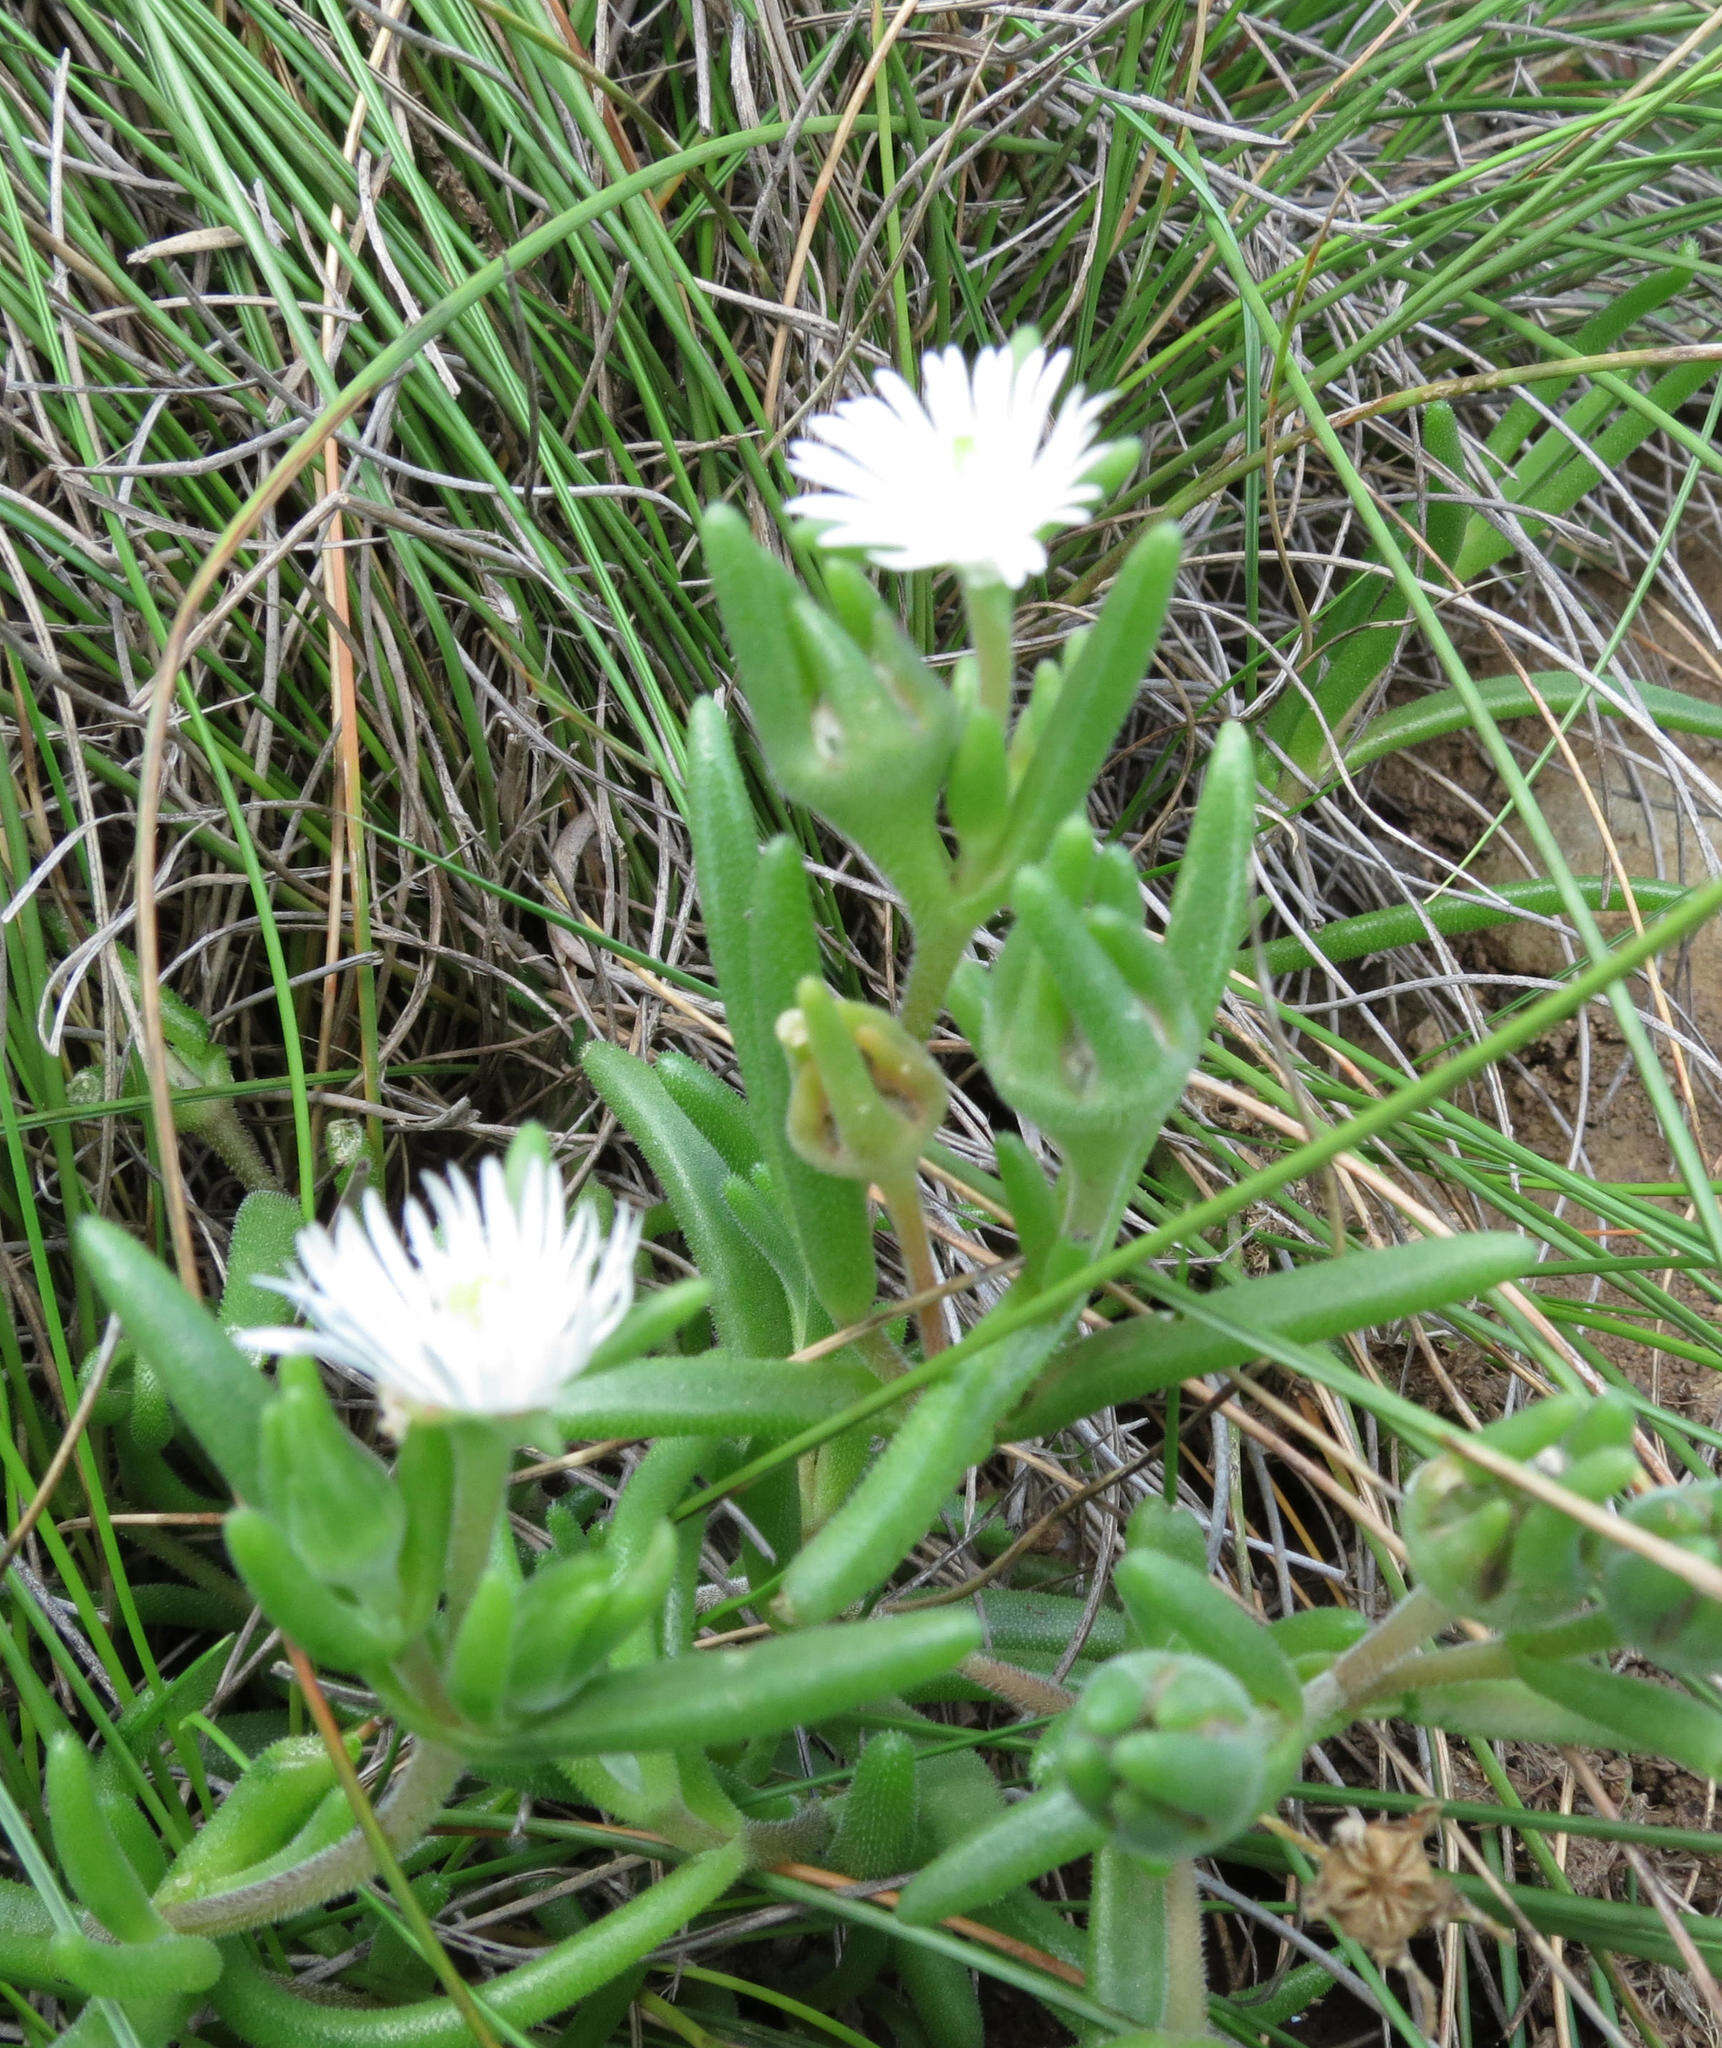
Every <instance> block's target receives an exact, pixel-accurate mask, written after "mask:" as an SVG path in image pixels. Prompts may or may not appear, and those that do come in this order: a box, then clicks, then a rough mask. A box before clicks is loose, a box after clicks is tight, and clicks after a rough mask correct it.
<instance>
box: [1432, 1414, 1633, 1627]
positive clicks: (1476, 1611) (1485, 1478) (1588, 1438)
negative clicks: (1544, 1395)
mask: <svg viewBox="0 0 1722 2048" xmlns="http://www.w3.org/2000/svg"><path fill="white" fill-rule="evenodd" d="M1632 1426H1633V1425H1632V1410H1631V1408H1630V1407H1629V1406H1628V1405H1627V1404H1626V1403H1625V1402H1624V1401H1622V1400H1620V1399H1618V1398H1617V1397H1615V1396H1613V1395H1603V1396H1601V1397H1595V1396H1590V1395H1583V1394H1558V1395H1556V1396H1555V1397H1554V1398H1553V1399H1551V1400H1547V1401H1539V1402H1538V1403H1537V1404H1536V1405H1535V1406H1534V1407H1531V1408H1527V1409H1524V1410H1523V1411H1521V1412H1520V1413H1519V1414H1517V1415H1511V1416H1508V1417H1506V1418H1505V1419H1504V1420H1502V1421H1500V1422H1495V1423H1491V1424H1490V1425H1489V1427H1488V1428H1487V1429H1485V1430H1483V1431H1482V1432H1481V1433H1480V1435H1481V1441H1482V1442H1484V1443H1486V1444H1488V1445H1489V1446H1490V1447H1491V1448H1492V1449H1494V1450H1496V1451H1500V1452H1505V1453H1506V1454H1507V1455H1508V1456H1509V1457H1515V1458H1520V1459H1523V1460H1524V1461H1525V1462H1526V1463H1527V1464H1528V1465H1530V1466H1531V1467H1532V1469H1533V1470H1535V1471H1537V1472H1539V1473H1541V1474H1542V1475H1543V1476H1544V1477H1545V1478H1548V1479H1553V1480H1557V1481H1558V1482H1559V1483H1560V1484H1561V1485H1562V1486H1563V1487H1565V1488H1566V1489H1567V1490H1568V1491H1569V1492H1572V1493H1576V1494H1578V1495H1580V1496H1581V1497H1582V1498H1583V1499H1585V1500H1589V1501H1596V1502H1601V1501H1605V1500H1607V1499H1608V1498H1609V1496H1610V1495H1611V1494H1615V1493H1618V1492H1619V1491H1620V1490H1621V1489H1622V1488H1623V1487H1624V1486H1626V1485H1627V1484H1628V1483H1629V1482H1630V1481H1631V1479H1632V1477H1633V1475H1634V1473H1635V1472H1636V1471H1637V1470H1638V1461H1637V1459H1636V1458H1635V1457H1634V1455H1633V1452H1632V1448H1631V1444H1632ZM1403 1533H1404V1537H1405V1547H1406V1550H1407V1552H1408V1554H1409V1556H1410V1560H1411V1566H1412V1570H1413V1571H1414V1572H1415V1574H1416V1576H1417V1577H1418V1578H1419V1579H1420V1580H1421V1581H1422V1583H1423V1584H1424V1585H1425V1586H1426V1587H1427V1588H1428V1590H1429V1591H1430V1592H1432V1593H1433V1594H1434V1595H1435V1596H1436V1598H1437V1599H1439V1600H1441V1601H1443V1602H1444V1603H1445V1604H1446V1605H1447V1606H1448V1607H1450V1608H1451V1609H1452V1610H1453V1612H1454V1613H1455V1614H1462V1615H1467V1616H1469V1617H1470V1618H1471V1619H1473V1620H1476V1621H1482V1622H1486V1623H1488V1624H1489V1625H1490V1626H1491V1627H1494V1628H1502V1629H1525V1628H1539V1627H1542V1626H1543V1625H1545V1624H1546V1623H1549V1622H1553V1621H1559V1620H1560V1619H1562V1617H1563V1616H1566V1615H1569V1614H1572V1613H1573V1612H1575V1611H1576V1610H1577V1609H1578V1608H1580V1607H1582V1606H1583V1605H1584V1604H1585V1602H1586V1601H1587V1600H1588V1599H1590V1598H1591V1597H1592V1594H1593V1592H1594V1590H1595V1585H1596V1570H1595V1564H1594V1559H1593V1554H1592V1544H1591V1541H1590V1539H1589V1537H1588V1535H1587V1532H1586V1531H1585V1530H1584V1529H1582V1528H1581V1527H1580V1526H1579V1525H1578V1524H1577V1523H1575V1522H1574V1521H1572V1520H1571V1519H1570V1517H1568V1516H1566V1515H1564V1514H1562V1513H1561V1512H1560V1510H1559V1509H1558V1508H1554V1507H1550V1506H1546V1505H1545V1504H1544V1503H1542V1502H1540V1501H1537V1500H1534V1499H1532V1498H1531V1496H1530V1495H1529V1494H1527V1493H1526V1492H1524V1491H1523V1489H1522V1488H1519V1487H1516V1486H1514V1485H1512V1484H1511V1483H1510V1482H1508V1481H1506V1480H1501V1479H1497V1478H1495V1477H1494V1476H1493V1474H1491V1473H1488V1472H1485V1471H1483V1470H1482V1469H1481V1468H1480V1467H1478V1466H1476V1465H1473V1464H1470V1463H1468V1462H1467V1461H1466V1459H1465V1458H1464V1457H1463V1456H1462V1455H1461V1454H1460V1453H1459V1452H1457V1451H1445V1452H1442V1453H1441V1454H1440V1455H1439V1456H1437V1457H1434V1458H1431V1459H1430V1460H1429V1461H1428V1463H1427V1464H1425V1465H1423V1466H1421V1467H1420V1468H1419V1469H1418V1471H1417V1473H1416V1475H1415V1476H1414V1478H1413V1479H1412V1482H1411V1485H1410V1488H1409V1490H1408V1491H1407V1493H1406V1497H1405V1513H1404V1518H1403Z"/></svg>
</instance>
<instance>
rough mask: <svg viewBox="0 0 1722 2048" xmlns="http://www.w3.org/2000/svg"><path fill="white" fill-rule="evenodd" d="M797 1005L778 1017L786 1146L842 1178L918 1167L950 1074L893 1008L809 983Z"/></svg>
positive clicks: (939, 1117)
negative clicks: (787, 1076)
mask: <svg viewBox="0 0 1722 2048" xmlns="http://www.w3.org/2000/svg"><path fill="white" fill-rule="evenodd" d="M795 994H796V1001H797V1004H798V1007H797V1008H795V1009H793V1010H785V1011H784V1013H783V1015H782V1016H781V1017H779V1018H778V1020H777V1036H778V1040H779V1042H780V1043H781V1044H782V1046H783V1049H784V1051H785V1052H786V1053H787V1054H788V1056H789V1065H790V1071H791V1074H792V1076H793V1078H792V1080H791V1083H790V1094H789V1115H788V1125H787V1127H788V1133H789V1142H790V1143H791V1145H793V1146H794V1147H795V1150H796V1151H797V1153H799V1154H800V1156H801V1157H802V1158H803V1159H805V1160H806V1161H807V1163H808V1164H809V1165H810V1166H816V1167H818V1168H819V1169H820V1171H821V1172H822V1173H834V1174H838V1175H840V1176H841V1177H842V1178H844V1179H845V1180H862V1181H886V1180H890V1179H893V1178H896V1177H899V1176H901V1175H902V1174H904V1173H909V1172H912V1171H913V1170H914V1166H915V1162H916V1161H917V1160H918V1159H919V1158H920V1156H921V1153H922V1151H923V1149H924V1148H925V1146H926V1143H927V1140H928V1139H929V1138H930V1137H931V1136H932V1135H933V1133H934V1132H935V1131H936V1130H937V1129H938V1128H939V1125H940V1124H941V1123H942V1122H943V1120H944V1115H945V1100H946V1088H945V1077H944V1076H943V1074H941V1073H940V1072H939V1070H938V1068H937V1066H935V1065H934V1063H933V1061H932V1059H931V1058H930V1057H929V1055H928V1053H927V1050H926V1048H925V1046H923V1045H921V1044H920V1043H919V1041H918V1040H916V1039H914V1038H912V1037H911V1036H910V1034H909V1033H908V1032H907V1031H905V1030H904V1029H903V1027H902V1025H901V1024H899V1023H898V1022H897V1020H896V1018H895V1017H893V1016H891V1015H890V1013H889V1012H888V1011H885V1010H877V1009H874V1008H873V1006H872V1005H871V1004H869V1003H855V1002H849V1001H847V1000H844V999H840V998H838V997H836V996H834V995H832V993H831V991H830V990H829V989H828V988H826V986H825V984H824V983H823V982H822V981H818V980H816V979H815V978H814V977H813V976H812V975H807V976H805V977H804V978H803V979H802V981H801V982H800V983H799V984H798V985H797V988H796V991H795Z"/></svg>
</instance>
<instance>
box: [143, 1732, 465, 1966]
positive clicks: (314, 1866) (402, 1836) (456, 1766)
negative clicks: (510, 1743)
mask: <svg viewBox="0 0 1722 2048" xmlns="http://www.w3.org/2000/svg"><path fill="white" fill-rule="evenodd" d="M461 1769H462V1762H461V1758H460V1756H459V1755H458V1753H457V1752H456V1751H454V1750H452V1749H444V1748H443V1747H442V1746H441V1745H440V1744H438V1743H435V1742H427V1741H425V1740H424V1738H423V1737H422V1736H421V1737H420V1738H419V1740H418V1741H417V1742H416V1743H415V1744H414V1745H413V1751H412V1754H411V1755H410V1756H409V1757H408V1758H407V1760H406V1762H405V1764H404V1765H403V1766H402V1767H401V1769H400V1771H399V1772H398V1773H397V1774H396V1776H395V1780H394V1783H393V1784H392V1785H391V1786H390V1787H389V1789H388V1791H387V1793H386V1794H385V1795H384V1797H383V1798H382V1799H381V1800H380V1801H379V1802H378V1804H377V1808H376V1813H375V1816H374V1818H375V1822H376V1826H377V1829H378V1832H379V1834H380V1836H381V1838H382V1839H383V1840H384V1841H385V1842H386V1843H387V1844H388V1846H389V1848H390V1850H391V1851H393V1852H394V1853H395V1854H397V1855H399V1854H401V1853H403V1852H404V1851H406V1850H408V1849H410V1848H412V1847H413V1846H414V1844H415V1843H417V1842H418V1841H420V1840H421V1839H422V1837H423V1836H424V1833H425V1830H426V1829H427V1828H428V1827H429V1826H430V1824H431V1822H432V1821H433V1820H434V1819H435V1818H436V1815H437V1813H438V1812H439V1811H440V1809H441V1807H442V1803H443V1801H444V1799H446V1798H447V1796H448V1794H449V1792H450V1791H451V1790H452V1789H453V1787H454V1784H455V1781H456V1780H457V1779H458V1778H459V1776H460V1774H461ZM376 1867H377V1862H376V1855H375V1852H374V1850H373V1848H372V1846H371V1843H370V1841H369V1840H368V1838H367V1837H366V1836H365V1835H364V1833H363V1832H361V1830H360V1829H358V1828H354V1830H353V1831H352V1833H351V1834H348V1835H343V1836H342V1837H341V1839H340V1840H339V1841H338V1842H331V1843H330V1844H329V1846H328V1848H326V1849H323V1850H320V1851H319V1852H318V1853H317V1854H316V1855H315V1856H311V1857H308V1858H307V1859H306V1860H305V1861H304V1862H303V1863H301V1864H299V1865H297V1866H296V1867H295V1868H294V1869H292V1870H282V1871H277V1872H276V1873H275V1875H274V1876H272V1877H265V1878H259V1879H258V1880H257V1882H256V1883H254V1884H242V1885H235V1886H234V1887H233V1888H232V1889H231V1890H230V1891H221V1892H209V1893H207V1894H206V1895H205V1896H204V1897H203V1898H200V1899H175V1900H173V1901H172V1902H171V1903H170V1904H166V1905H163V1906H161V1907H160V1908H159V1911H160V1913H161V1917H162V1918H163V1919H164V1920H165V1921H166V1922H167V1924H168V1925H169V1926H170V1927H171V1928H173V1929H174V1930H175V1932H176V1933H180V1934H238V1933H241V1932H242V1931H243V1930H244V1929H245V1928H248V1927H263V1926H266V1925H268V1924H269V1923H270V1922H271V1921H276V1920H286V1919H290V1918H291V1917H292V1915H293V1914H295V1913H303V1912H306V1911H308V1910H309V1908H311V1907H312V1906H321V1905H323V1904H325V1903H326V1902H327V1901H328V1900H330V1899H335V1898H339V1897H340V1895H341V1894H342V1893H343V1892H350V1891H351V1890H353V1888H354V1887H355V1886H356V1885H359V1884H362V1883H363V1882H364V1881H365V1879H366V1878H367V1877H370V1876H371V1875H372V1874H373V1873H374V1872H375V1870H376Z"/></svg>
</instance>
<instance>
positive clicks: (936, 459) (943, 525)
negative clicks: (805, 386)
mask: <svg viewBox="0 0 1722 2048" xmlns="http://www.w3.org/2000/svg"><path fill="white" fill-rule="evenodd" d="M1069 367H1070V351H1069V350H1068V349H1060V350H1058V352H1057V353H1056V354H1055V355H1050V356H1049V355H1048V354H1047V352H1046V350H1045V349H1043V348H1039V347H1036V348H1031V349H1030V350H1028V352H1027V353H1026V354H1025V355H1024V356H1023V357H1022V359H1021V361H1020V362H1019V361H1018V360H1017V358H1016V356H1015V355H1014V354H1013V353H1012V351H1011V350H1010V349H1008V348H988V349H982V351H981V353H980V354H979V355H978V356H977V357H976V358H975V361H974V364H973V367H972V368H971V366H970V365H969V364H968V363H966V362H965V361H964V360H963V356H962V353H961V351H960V350H958V349H955V348H947V349H945V350H944V351H943V352H942V353H938V352H934V353H930V354H928V355H925V356H923V357H922V359H921V385H922V395H921V396H920V397H919V398H917V397H916V396H915V394H914V392H913V391H911V390H910V389H909V387H908V385H907V384H906V383H904V381H903V379H902V378H901V377H899V376H898V375H897V373H896V372H895V371H894V370H881V371H880V372H879V373H878V375H877V377H876V378H875V380H874V381H875V384H876V386H877V388H876V390H874V391H872V392H869V393H868V394H867V395H866V396H865V397H861V398H846V399H844V400H842V402H841V403H840V404H839V405H837V406H836V407H835V409H834V410H832V411H831V412H827V413H820V414H819V415H817V417H815V418H814V419H812V420H810V421H809V422H808V427H807V433H808V438H807V439H805V440H800V441H795V442H792V443H791V445H790V449H789V457H788V460H789V466H790V468H791V469H792V470H793V471H794V472H795V474H796V475H797V476H798V477H800V478H801V479H802V481H803V482H805V483H809V484H814V485H817V486H818V488H817V489H816V490H813V491H806V492H803V493H802V494H801V496H799V497H796V498H791V499H790V501H789V506H788V509H789V510H790V511H791V512H794V513H798V514H800V515H801V516H802V517H803V518H806V519H819V520H829V521H830V522H831V524H830V527H829V529H828V530H827V531H826V532H824V533H822V534H821V535H820V536H819V540H820V544H821V545H822V546H824V547H828V548H858V549H860V550H861V551H862V552H863V553H864V554H866V555H867V556H868V557H869V558H870V559H871V560H872V561H873V562H874V563H875V564H876V565H877V566H878V567H879V568H881V569H942V568H950V569H956V570H958V571H960V572H961V573H962V574H963V575H964V576H965V577H967V578H969V579H970V580H971V581H973V582H977V583H1002V584H1005V585H1006V586H1007V587H1008V588H1009V589H1012V590H1017V589H1020V588H1021V586H1022V585H1023V583H1024V582H1025V581H1026V580H1027V579H1028V578H1029V577H1030V576H1033V575H1037V574H1038V573H1039V572H1040V571H1041V570H1042V569H1044V568H1045V567H1046V549H1045V548H1044V546H1042V544H1041V539H1040V536H1041V534H1042V533H1044V532H1046V531H1048V530H1049V529H1052V528H1056V527H1060V526H1074V525H1076V524H1077V523H1078V521H1080V520H1081V518H1082V517H1083V515H1084V513H1085V512H1086V511H1087V510H1088V508H1089V507H1090V506H1091V505H1092V504H1094V502H1095V501H1096V500H1097V499H1098V498H1099V496H1100V485H1099V483H1098V482H1097V481H1096V480H1095V479H1094V478H1093V477H1092V476H1091V475H1090V471H1091V470H1092V469H1093V467H1094V465H1095V462H1096V459H1097V457H1098V455H1099V451H1098V450H1097V449H1096V447H1095V443H1094V423H1095V421H1096V420H1097V419H1098V418H1099V416H1100V413H1101V412H1102V410H1103V409H1104V407H1105V406H1106V404H1107V397H1106V396H1105V395H1102V396H1100V397H1096V398H1085V397H1084V396H1083V395H1082V391H1081V388H1080V386H1079V387H1078V388H1077V389H1076V390H1074V391H1072V393H1071V394H1070V396H1069V397H1068V398H1067V399H1066V400H1065V402H1064V404H1063V405H1062V406H1060V407H1059V408H1058V411H1057V412H1056V414H1055V413H1054V411H1053V401H1054V400H1055V398H1056V397H1057V395H1058V388H1059V386H1060V385H1061V384H1062V383H1063V382H1064V373H1065V371H1066V370H1067V369H1068V368H1069Z"/></svg>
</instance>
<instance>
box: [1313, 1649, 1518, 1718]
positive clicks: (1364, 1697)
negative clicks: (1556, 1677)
mask: <svg viewBox="0 0 1722 2048" xmlns="http://www.w3.org/2000/svg"><path fill="white" fill-rule="evenodd" d="M1514 1669H1515V1667H1514V1664H1513V1659H1512V1655H1511V1653H1510V1652H1509V1651H1508V1649H1507V1646H1506V1644H1505V1643H1503V1642H1499V1641H1497V1640H1495V1639H1493V1638H1491V1639H1490V1640H1489V1641H1488V1642H1486V1643H1460V1644H1459V1645H1458V1646H1457V1647H1456V1648H1454V1649H1451V1650H1425V1651H1423V1652H1421V1653H1418V1652H1413V1653H1412V1655H1410V1656H1409V1657H1402V1658H1401V1659H1400V1660H1399V1662H1398V1663H1397V1664H1391V1665H1389V1666H1388V1667H1387V1669H1386V1670H1385V1671H1383V1672H1382V1673H1381V1675H1380V1676H1379V1677H1378V1678H1377V1679H1376V1681H1375V1683H1374V1684H1373V1685H1372V1686H1370V1687H1369V1689H1368V1691H1366V1692H1363V1693H1360V1694H1359V1695H1358V1696H1357V1697H1356V1698H1355V1699H1353V1700H1352V1701H1350V1702H1349V1704H1350V1705H1352V1706H1354V1707H1367V1706H1369V1705H1370V1704H1371V1702H1373V1701H1375V1700H1384V1699H1392V1698H1394V1697H1395V1696H1397V1695H1398V1694H1400V1693H1405V1692H1419V1693H1422V1692H1434V1691H1436V1690H1437V1689H1438V1688H1439V1687H1441V1686H1444V1685H1467V1684H1471V1683H1474V1682H1475V1681H1477V1680H1479V1679H1485V1678H1511V1677H1512V1676H1513V1674H1514Z"/></svg>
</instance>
